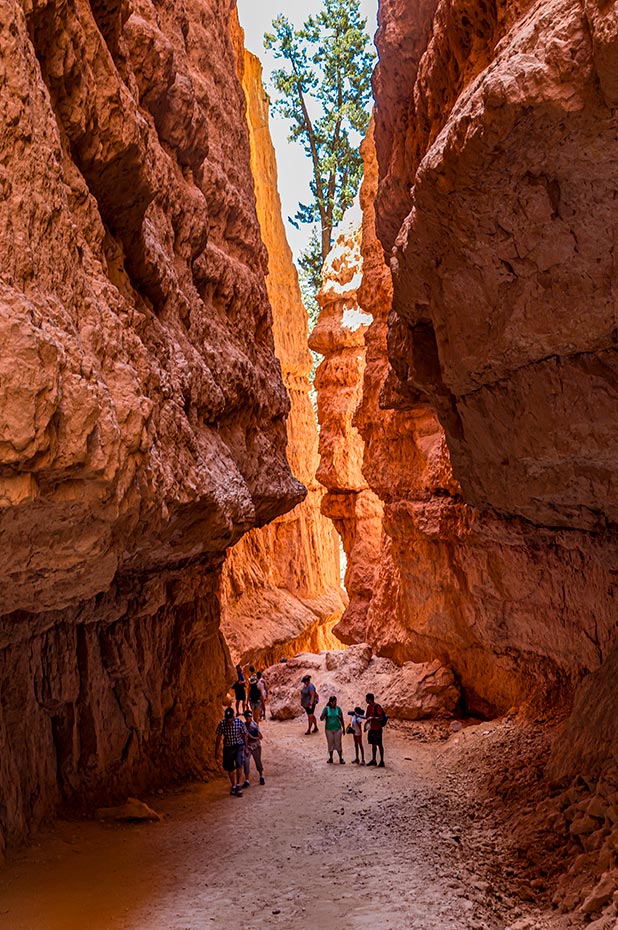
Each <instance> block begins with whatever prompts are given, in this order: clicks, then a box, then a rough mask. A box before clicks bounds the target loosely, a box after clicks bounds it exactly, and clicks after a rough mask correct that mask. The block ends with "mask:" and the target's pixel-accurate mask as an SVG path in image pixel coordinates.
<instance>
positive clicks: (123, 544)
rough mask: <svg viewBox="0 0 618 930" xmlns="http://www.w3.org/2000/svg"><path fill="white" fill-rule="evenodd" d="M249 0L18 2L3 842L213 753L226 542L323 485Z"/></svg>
mask: <svg viewBox="0 0 618 930" xmlns="http://www.w3.org/2000/svg"><path fill="white" fill-rule="evenodd" d="M233 6H234V4H233V3H232V0H203V2H200V3H192V2H191V0H189V2H187V3H186V4H183V5H181V6H180V7H179V6H178V5H177V4H173V3H169V2H165V0H164V2H163V3H158V4H157V5H156V7H155V6H154V5H153V4H152V3H151V2H150V0H138V2H137V3H133V4H131V5H129V4H127V3H125V2H123V0H118V2H113V3H110V4H108V5H107V6H101V5H100V4H90V3H89V2H87V0H75V2H73V3H69V4H64V5H58V4H52V3H46V2H44V0H42V2H36V0H35V2H34V4H27V5H24V6H22V5H21V4H19V3H17V2H12V3H9V4H6V5H5V6H4V8H3V12H2V14H0V15H1V18H2V19H1V23H2V27H3V28H2V30H1V35H2V39H1V40H0V41H1V43H2V49H1V51H2V61H3V82H2V86H1V88H0V97H1V103H2V106H1V107H0V112H1V113H2V116H1V117H0V120H1V121H2V137H1V138H2V141H1V145H2V168H1V170H0V189H1V191H2V197H1V200H0V256H1V262H0V266H1V269H2V270H1V278H0V288H1V295H0V327H1V335H2V347H3V353H2V361H1V362H0V366H1V375H2V377H1V380H0V557H1V559H2V564H3V565H4V569H3V575H2V585H0V615H1V619H0V650H1V652H0V797H1V798H2V803H0V855H1V854H2V850H3V848H4V846H5V843H6V842H7V841H8V842H12V841H13V840H18V839H19V838H21V837H23V836H24V835H25V833H26V831H27V830H28V828H29V825H31V824H33V823H36V822H37V821H38V820H40V819H41V817H43V816H44V815H45V814H46V813H48V812H49V811H50V810H52V809H53V808H54V807H56V806H57V805H58V804H60V803H62V802H69V803H71V802H73V801H74V800H75V798H76V797H80V798H82V799H88V798H91V797H99V796H101V795H102V794H107V795H108V796H111V795H114V794H116V793H121V792H122V791H124V790H126V789H127V788H129V787H131V788H133V789H136V788H137V787H139V786H142V787H143V786H145V785H147V784H150V783H152V781H154V780H155V779H156V781H157V782H160V781H162V780H164V779H165V778H167V777H171V776H175V775H186V774H189V773H191V772H197V771H201V772H203V771H204V769H205V768H206V767H208V765H210V764H211V763H210V761H209V760H210V759H211V755H212V747H211V743H210V735H209V734H210V732H211V730H212V724H213V722H214V717H215V715H216V713H217V707H216V700H215V699H216V697H217V696H218V695H219V694H220V693H221V692H222V691H223V690H224V688H225V684H226V671H227V668H228V667H229V656H228V653H227V649H226V647H225V644H224V642H223V640H222V638H221V635H220V633H219V630H218V619H219V601H218V583H219V582H218V578H219V570H220V566H221V563H222V561H223V558H224V553H225V550H226V548H227V547H228V546H230V545H233V544H234V542H236V541H237V540H238V539H239V538H240V536H241V535H242V534H243V533H244V532H246V531H248V530H250V529H252V528H253V527H255V526H261V525H263V524H264V523H265V522H267V521H268V520H271V519H273V518H274V517H276V516H278V515H280V514H282V513H284V512H285V511H287V510H289V509H291V508H292V507H293V506H294V505H296V504H297V503H299V502H300V501H301V500H302V499H303V497H304V495H305V490H304V488H303V486H302V485H301V484H300V482H299V481H298V480H297V479H295V478H293V477H292V474H291V472H290V469H289V466H288V463H287V460H286V454H285V448H286V443H287V438H286V431H285V419H286V416H287V412H288V409H289V401H288V397H287V394H286V391H285V388H284V385H283V383H282V379H281V371H280V366H279V363H278V361H277V359H276V358H275V355H274V345H273V337H272V327H271V310H270V305H269V301H268V297H267V293H266V285H265V277H264V276H265V271H266V266H267V256H266V252H265V249H264V246H263V244H262V242H261V238H260V229H259V224H258V220H257V216H256V209H255V197H254V190H253V180H252V176H251V167H250V152H249V139H248V132H247V127H246V121H245V100H244V95H243V91H242V87H241V85H240V82H239V81H238V78H237V75H236V69H235V51H234V45H235V44H237V42H238V26H237V24H235V23H234V22H232V24H231V32H230V15H231V14H232V12H233ZM234 15H235V14H234ZM110 799H111V798H110Z"/></svg>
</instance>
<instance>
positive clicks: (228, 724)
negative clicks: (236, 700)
mask: <svg viewBox="0 0 618 930" xmlns="http://www.w3.org/2000/svg"><path fill="white" fill-rule="evenodd" d="M247 736H248V734H247V727H246V726H245V722H244V720H239V718H238V717H235V716H234V709H233V708H232V707H226V708H225V714H224V715H223V720H220V721H219V723H218V724H217V730H216V739H215V759H217V758H218V756H219V746H220V745H221V740H222V739H223V768H224V769H225V771H226V772H227V774H228V778H229V779H230V785H231V786H232V790H231V791H230V794H234V795H237V796H238V797H242V787H241V781H242V773H243V766H244V753H245V746H246V744H247Z"/></svg>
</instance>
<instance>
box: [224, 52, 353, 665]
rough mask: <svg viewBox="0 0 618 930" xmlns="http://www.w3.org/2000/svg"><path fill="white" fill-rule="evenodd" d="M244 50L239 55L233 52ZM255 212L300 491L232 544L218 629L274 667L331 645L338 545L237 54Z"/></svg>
mask: <svg viewBox="0 0 618 930" xmlns="http://www.w3.org/2000/svg"><path fill="white" fill-rule="evenodd" d="M241 56H242V57H241ZM239 62H240V63H241V64H242V68H241V69H240V72H241V77H242V81H243V87H244V90H245V95H246V98H247V122H248V125H249V138H250V144H251V168H252V174H253V179H254V184H255V196H256V205H257V215H258V219H259V223H260V228H261V232H262V239H263V241H264V245H265V246H266V250H267V253H268V276H267V278H266V286H267V290H268V297H269V299H270V303H271V306H272V314H273V336H274V343H275V352H276V355H277V358H278V359H279V361H280V362H281V368H282V374H283V382H284V384H285V387H286V389H287V392H288V394H289V396H290V414H289V416H288V420H287V433H288V447H287V455H288V460H289V462H290V467H291V469H292V473H293V474H294V475H296V477H297V478H299V479H300V480H301V481H302V482H303V484H304V485H305V486H306V488H307V497H306V499H305V500H304V501H303V502H302V503H301V504H298V505H297V506H296V507H295V508H294V510H292V511H290V512H289V513H287V514H285V515H283V516H280V517H277V518H276V519H275V520H274V521H273V522H272V523H270V524H269V525H268V526H265V527H263V528H261V529H256V530H252V531H251V532H249V533H248V534H247V535H246V536H244V537H243V539H242V540H240V542H239V543H237V544H236V545H235V546H234V547H233V548H232V549H230V551H229V554H228V557H227V560H226V564H225V569H224V571H223V575H222V587H221V592H222V610H221V628H222V630H223V633H224V635H225V638H226V641H227V643H228V645H229V647H230V651H231V653H232V657H233V659H234V661H236V662H238V661H241V662H247V661H253V662H254V663H258V662H259V663H261V664H267V665H269V664H272V663H273V662H275V661H277V660H278V659H279V658H281V657H282V656H289V655H293V654H294V653H295V652H302V651H307V650H314V651H319V650H320V649H327V648H330V649H332V648H337V647H338V646H339V647H340V646H341V643H340V642H339V641H338V640H337V639H336V637H335V636H333V634H332V633H331V629H332V627H333V625H334V624H335V623H336V622H337V621H338V620H339V618H340V616H341V613H342V611H343V607H344V601H343V597H344V592H343V590H342V587H341V580H340V570H339V543H338V540H337V537H336V533H335V531H334V529H333V525H332V523H331V521H330V520H328V519H327V518H326V517H324V516H323V515H322V513H321V512H320V507H321V503H322V498H323V495H324V489H323V487H322V485H321V484H319V483H318V481H317V479H316V470H317V467H318V431H317V425H316V421H315V415H314V412H313V407H312V405H311V399H310V397H309V388H310V384H309V374H310V371H311V354H310V352H309V349H308V348H307V331H308V319H307V312H306V310H305V308H304V306H303V303H302V298H301V293H300V287H299V284H298V276H297V273H296V269H295V267H294V263H293V260H292V252H291V250H290V247H289V245H288V242H287V238H286V234H285V228H284V225H283V219H282V214H281V200H280V198H279V191H278V187H277V163H276V158H275V151H274V148H273V145H272V141H271V138H270V131H269V126H268V109H269V102H268V97H267V95H266V93H265V91H264V87H263V85H262V66H261V64H260V62H259V59H258V58H256V57H255V55H252V54H251V53H250V52H244V53H243V51H242V49H240V50H239Z"/></svg>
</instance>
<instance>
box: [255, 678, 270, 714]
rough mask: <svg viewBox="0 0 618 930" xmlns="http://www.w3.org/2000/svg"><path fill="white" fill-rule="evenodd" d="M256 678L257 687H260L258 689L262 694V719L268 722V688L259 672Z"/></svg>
mask: <svg viewBox="0 0 618 930" xmlns="http://www.w3.org/2000/svg"><path fill="white" fill-rule="evenodd" d="M256 677H257V686H258V689H259V692H260V698H261V701H262V717H263V718H264V720H266V701H267V700H268V690H267V688H266V682H265V681H264V678H263V677H262V673H261V672H257V673H256Z"/></svg>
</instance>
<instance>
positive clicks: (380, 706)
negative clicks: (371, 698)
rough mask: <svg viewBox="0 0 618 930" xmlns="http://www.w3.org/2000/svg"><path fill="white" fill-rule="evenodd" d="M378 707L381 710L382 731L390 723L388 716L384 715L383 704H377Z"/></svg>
mask: <svg viewBox="0 0 618 930" xmlns="http://www.w3.org/2000/svg"><path fill="white" fill-rule="evenodd" d="M376 707H379V708H380V726H381V727H382V729H384V727H385V726H386V724H387V723H388V716H387V714H385V713H384V708H383V707H382V705H381V704H376Z"/></svg>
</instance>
